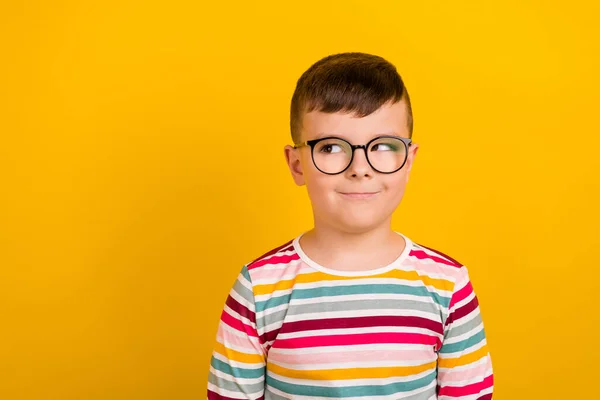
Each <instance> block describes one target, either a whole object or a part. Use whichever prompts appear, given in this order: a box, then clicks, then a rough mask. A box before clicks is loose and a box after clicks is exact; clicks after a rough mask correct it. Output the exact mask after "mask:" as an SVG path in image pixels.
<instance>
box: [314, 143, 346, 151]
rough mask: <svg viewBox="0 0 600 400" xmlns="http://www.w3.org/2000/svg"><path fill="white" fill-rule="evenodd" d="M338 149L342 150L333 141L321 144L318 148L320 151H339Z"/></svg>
mask: <svg viewBox="0 0 600 400" xmlns="http://www.w3.org/2000/svg"><path fill="white" fill-rule="evenodd" d="M340 151H342V148H341V147H340V145H338V144H335V143H328V144H323V145H322V146H321V148H320V149H319V152H321V153H339V152H340Z"/></svg>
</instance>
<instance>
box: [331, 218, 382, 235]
mask: <svg viewBox="0 0 600 400" xmlns="http://www.w3.org/2000/svg"><path fill="white" fill-rule="evenodd" d="M386 221H387V219H385V218H383V219H381V220H379V219H375V218H369V219H368V218H360V219H354V220H352V221H347V220H344V221H339V223H338V224H337V225H338V227H339V228H340V229H341V230H343V231H344V232H347V233H352V234H359V233H366V232H369V231H372V230H374V229H377V228H380V227H381V226H384V225H385V224H386Z"/></svg>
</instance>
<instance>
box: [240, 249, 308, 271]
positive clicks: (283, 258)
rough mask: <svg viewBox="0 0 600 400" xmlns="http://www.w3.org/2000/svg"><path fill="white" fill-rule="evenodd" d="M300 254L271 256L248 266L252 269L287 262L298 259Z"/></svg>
mask: <svg viewBox="0 0 600 400" xmlns="http://www.w3.org/2000/svg"><path fill="white" fill-rule="evenodd" d="M299 258H300V256H298V254H295V253H294V254H292V255H286V256H273V257H269V258H263V259H260V260H258V261H255V262H253V263H252V264H250V265H249V266H248V270H252V269H255V268H258V267H262V266H263V265H273V264H287V263H289V262H291V261H295V260H298V259H299Z"/></svg>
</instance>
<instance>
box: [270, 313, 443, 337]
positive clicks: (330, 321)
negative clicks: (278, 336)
mask: <svg viewBox="0 0 600 400" xmlns="http://www.w3.org/2000/svg"><path fill="white" fill-rule="evenodd" d="M374 326H402V327H414V328H424V329H429V330H430V331H432V332H435V333H438V334H440V335H443V334H444V328H443V326H442V325H441V324H440V323H439V322H436V321H432V320H430V319H427V318H422V317H414V316H387V315H385V316H374V317H354V318H326V319H313V320H305V321H294V322H286V323H284V324H283V326H282V327H281V330H280V331H279V333H291V332H302V331H312V330H320V329H346V328H371V327H374Z"/></svg>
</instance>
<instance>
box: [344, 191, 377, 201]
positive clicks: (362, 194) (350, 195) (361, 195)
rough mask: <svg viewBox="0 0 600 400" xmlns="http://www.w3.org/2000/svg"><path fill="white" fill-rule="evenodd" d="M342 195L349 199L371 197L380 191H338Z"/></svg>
mask: <svg viewBox="0 0 600 400" xmlns="http://www.w3.org/2000/svg"><path fill="white" fill-rule="evenodd" d="M338 193H339V194H341V195H342V196H344V197H346V198H349V199H358V200H360V199H370V198H372V197H375V196H376V195H377V194H378V193H379V192H338Z"/></svg>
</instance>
